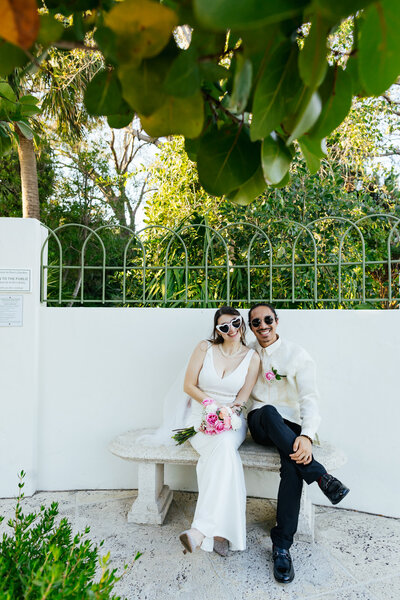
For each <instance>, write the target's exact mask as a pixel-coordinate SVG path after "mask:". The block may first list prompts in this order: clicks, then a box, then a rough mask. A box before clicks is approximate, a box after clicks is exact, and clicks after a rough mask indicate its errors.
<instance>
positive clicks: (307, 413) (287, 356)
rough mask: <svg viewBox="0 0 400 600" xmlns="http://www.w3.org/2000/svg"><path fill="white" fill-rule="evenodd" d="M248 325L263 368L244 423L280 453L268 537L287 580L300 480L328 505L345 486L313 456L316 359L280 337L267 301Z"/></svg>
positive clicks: (279, 573) (277, 568)
mask: <svg viewBox="0 0 400 600" xmlns="http://www.w3.org/2000/svg"><path fill="white" fill-rule="evenodd" d="M249 325H250V328H251V330H252V332H253V333H254V335H255V336H256V338H257V341H256V342H254V343H253V344H250V346H253V348H254V349H255V350H256V351H257V352H258V354H259V356H260V358H261V367H260V373H259V375H258V379H257V382H256V384H255V386H254V388H253V391H252V393H251V397H252V400H253V406H252V410H251V411H250V412H249V414H248V417H247V418H248V425H249V429H250V432H251V435H252V437H253V439H254V441H255V442H257V443H258V444H262V445H263V446H275V447H276V448H277V450H278V452H279V454H280V457H281V469H280V476H281V482H280V486H279V492H278V504H277V515H276V520H277V524H276V526H275V527H273V529H272V530H271V538H272V544H273V561H274V576H275V579H276V580H277V581H278V582H279V583H289V582H290V581H292V580H293V578H294V569H293V564H292V559H291V556H290V552H289V548H290V546H291V545H292V543H293V536H294V534H295V533H296V529H297V522H298V518H299V510H300V497H301V490H302V487H303V480H304V481H305V482H306V483H307V484H310V483H313V482H314V481H317V482H318V485H319V487H320V488H321V490H322V491H323V493H324V494H325V495H326V496H327V497H328V498H329V500H330V501H331V502H332V504H337V503H338V502H340V501H341V500H342V499H343V498H344V497H345V496H346V494H348V492H349V489H348V488H347V487H346V486H345V485H343V483H341V482H340V481H339V480H338V479H336V478H335V477H332V475H329V474H328V473H327V472H326V469H325V468H324V467H323V465H321V464H320V463H318V462H317V461H316V460H314V458H313V455H312V443H313V439H314V436H315V434H316V431H317V428H318V425H319V423H320V417H319V413H318V406H317V397H318V394H317V389H316V381H315V364H314V361H313V360H312V358H311V357H310V356H309V355H308V354H307V352H306V351H305V350H304V349H303V348H301V347H300V346H298V345H297V344H293V343H292V342H289V341H287V340H285V339H282V338H281V337H279V335H278V334H277V332H276V330H277V326H278V316H277V314H276V311H275V309H274V307H273V306H271V305H270V304H267V303H265V304H264V303H261V304H256V305H255V306H253V307H252V308H251V310H250V312H249Z"/></svg>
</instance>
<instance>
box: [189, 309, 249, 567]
mask: <svg viewBox="0 0 400 600" xmlns="http://www.w3.org/2000/svg"><path fill="white" fill-rule="evenodd" d="M245 328H246V326H245V323H244V321H243V318H242V317H241V315H240V313H239V311H238V310H236V309H234V308H232V307H230V306H223V307H222V308H219V309H218V310H217V312H216V313H215V315H214V329H213V334H212V336H211V339H210V340H209V341H208V342H207V341H202V342H200V343H199V344H198V345H197V346H196V348H195V350H194V352H193V354H192V356H191V358H190V361H189V365H188V368H187V370H186V375H185V383H184V391H185V392H186V393H187V394H188V396H190V397H191V398H192V399H193V400H195V402H193V401H192V402H191V415H190V418H189V419H188V421H187V422H188V423H190V424H191V421H192V420H193V422H195V421H198V420H199V417H200V418H201V414H202V408H203V407H202V401H203V400H204V399H205V398H211V399H212V400H213V401H214V402H215V404H217V405H218V406H224V405H225V406H229V407H231V408H234V409H235V410H238V411H239V409H240V408H242V407H243V406H244V404H245V403H246V402H247V400H248V398H249V395H250V392H251V390H252V388H253V386H254V384H255V382H256V379H257V375H258V370H259V365H260V359H259V357H258V354H257V353H256V352H254V350H250V349H249V348H247V346H246V343H245V337H244V335H245ZM240 418H241V427H240V429H236V430H232V429H231V430H229V431H224V432H222V433H219V434H217V435H214V436H210V435H206V434H204V433H202V432H198V433H197V434H196V435H194V436H193V437H191V438H190V443H191V444H192V446H193V448H194V449H195V450H196V451H197V452H198V453H199V454H200V458H199V460H198V463H197V482H198V489H199V495H198V500H197V505H196V511H195V514H194V519H193V522H192V527H191V529H188V530H186V531H184V532H183V533H181V535H180V536H179V538H180V540H181V542H182V544H183V546H184V548H185V550H184V552H186V551H189V552H193V551H194V550H195V549H196V548H197V547H199V546H201V548H202V549H203V550H206V551H208V552H212V550H213V549H214V550H215V551H216V552H217V553H218V554H221V555H222V556H226V555H227V552H228V548H230V549H231V550H245V548H246V489H245V483H244V476H243V467H242V461H241V459H240V456H239V452H238V448H239V446H240V445H241V443H242V442H243V440H244V439H245V437H246V429H247V425H246V420H245V418H244V416H243V415H242V414H241V415H240Z"/></svg>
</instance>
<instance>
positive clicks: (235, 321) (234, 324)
mask: <svg viewBox="0 0 400 600" xmlns="http://www.w3.org/2000/svg"><path fill="white" fill-rule="evenodd" d="M242 320H243V319H242V315H239V316H237V317H235V318H234V319H232V321H229V322H228V323H223V324H222V325H216V326H215V329H216V330H217V331H219V332H221V333H228V331H229V329H230V327H234V328H235V329H239V327H240V326H241V324H242Z"/></svg>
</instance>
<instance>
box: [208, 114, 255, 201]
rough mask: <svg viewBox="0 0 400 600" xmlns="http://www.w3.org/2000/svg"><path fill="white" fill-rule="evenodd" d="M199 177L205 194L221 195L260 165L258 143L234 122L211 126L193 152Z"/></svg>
mask: <svg viewBox="0 0 400 600" xmlns="http://www.w3.org/2000/svg"><path fill="white" fill-rule="evenodd" d="M197 165H198V170H199V180H200V183H201V184H202V186H203V187H204V189H205V190H206V191H207V192H208V193H209V194H214V195H215V196H222V195H223V194H229V192H231V191H232V190H235V189H237V188H239V187H240V186H241V185H243V184H244V183H245V182H246V181H248V180H249V179H250V178H251V177H252V176H253V175H254V173H255V172H256V170H257V169H258V167H259V165H260V144H259V143H257V142H256V143H254V142H251V141H250V138H249V135H248V132H247V131H246V130H245V129H244V128H242V129H239V128H238V126H234V125H227V126H225V127H223V128H222V129H217V128H212V130H211V131H210V132H207V133H206V134H205V135H204V137H203V138H202V141H201V143H200V147H199V151H198V154H197Z"/></svg>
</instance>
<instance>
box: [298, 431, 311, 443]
mask: <svg viewBox="0 0 400 600" xmlns="http://www.w3.org/2000/svg"><path fill="white" fill-rule="evenodd" d="M300 437H305V438H307V439H308V440H310V442H311V443H313V441H312V439H311V438H310V436H309V435H305V434H304V433H301V434H300Z"/></svg>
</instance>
